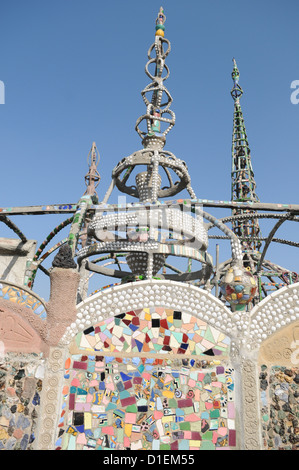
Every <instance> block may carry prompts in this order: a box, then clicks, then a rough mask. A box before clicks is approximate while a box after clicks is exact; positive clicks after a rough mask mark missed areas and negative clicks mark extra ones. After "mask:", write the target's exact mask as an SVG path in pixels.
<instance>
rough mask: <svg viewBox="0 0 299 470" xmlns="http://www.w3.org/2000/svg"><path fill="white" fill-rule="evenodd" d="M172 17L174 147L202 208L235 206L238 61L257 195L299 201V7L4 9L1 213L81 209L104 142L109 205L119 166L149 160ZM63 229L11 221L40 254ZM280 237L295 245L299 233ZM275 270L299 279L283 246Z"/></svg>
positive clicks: (292, 0) (62, 1)
mask: <svg viewBox="0 0 299 470" xmlns="http://www.w3.org/2000/svg"><path fill="white" fill-rule="evenodd" d="M161 5H162V6H163V7H164V11H165V14H166V17H167V20H166V23H165V27H166V31H165V37H166V38H168V39H169V40H170V42H171V46H172V50H171V53H170V55H169V56H168V58H167V65H168V66H169V68H170V77H169V79H168V80H167V82H166V83H165V84H166V86H167V88H168V89H169V91H170V93H171V94H172V96H173V99H174V102H173V104H172V107H171V109H173V111H174V112H175V113H176V125H175V127H174V128H173V130H172V131H171V132H170V134H169V135H168V137H167V143H166V147H165V148H166V149H167V150H169V151H171V152H173V153H174V154H175V155H176V156H177V157H178V158H181V159H183V160H185V161H186V162H187V165H188V168H189V172H190V174H191V178H192V186H193V188H194V190H195V192H196V195H197V197H198V198H207V199H215V200H218V199H225V200H229V199H230V188H231V186H230V170H231V135H232V117H233V100H232V98H231V96H230V90H231V88H232V79H231V71H232V58H233V57H235V58H236V60H237V63H238V67H239V70H240V85H241V86H242V88H243V90H244V95H243V97H242V100H241V104H242V109H243V112H244V116H245V124H246V128H247V133H248V138H249V143H250V146H251V151H252V163H253V168H254V172H255V178H256V182H257V193H258V196H259V198H260V200H261V201H262V202H281V203H298V202H299V201H298V170H299V163H298V157H299V151H298V149H299V145H298V144H299V104H298V105H294V104H292V103H291V101H290V96H291V92H292V90H291V88H290V86H291V82H292V81H293V80H299V68H298V50H297V49H298V15H299V4H298V2H297V0H286V1H284V2H282V1H279V0H264V1H257V0H251V1H250V2H248V1H244V0H239V1H234V0H227V1H225V2H224V1H223V0H214V1H209V2H207V1H201V0H185V1H184V2H180V1H178V0H165V1H164V2H160V0H159V1H156V0H153V1H151V2H146V1H142V0H141V1H140V0H139V1H137V0H127V1H124V0H110V1H109V2H104V1H102V0H87V1H85V2H83V1H82V0H81V1H78V0H51V1H49V0H48V1H46V0H45V1H42V2H41V1H38V0H35V1H33V0H27V1H26V2H24V1H21V0H18V1H17V0H2V2H1V5H0V80H1V81H3V82H4V84H5V104H4V105H0V123H1V126H0V133H1V138H0V155H1V170H2V171H1V202H0V205H1V206H2V207H7V206H26V205H37V204H54V203H75V202H77V201H78V200H79V198H80V197H81V195H82V194H83V192H84V191H85V184H84V175H85V174H86V172H87V169H88V167H87V160H86V159H87V155H88V152H89V150H90V147H91V144H92V142H93V141H95V142H96V144H97V147H98V149H99V152H100V157H101V160H100V165H99V167H98V169H99V172H100V174H101V183H100V186H99V188H98V194H99V197H100V199H101V198H102V197H103V195H104V194H105V192H106V190H107V187H108V186H109V183H110V181H111V171H112V169H113V168H114V166H115V165H116V164H117V162H118V161H119V160H120V159H122V158H123V157H125V156H128V155H129V154H130V153H132V152H134V151H136V150H139V149H140V148H142V146H141V142H140V138H139V136H138V134H137V133H136V132H135V130H134V126H135V122H136V120H137V118H138V117H139V116H140V115H142V114H144V112H145V106H144V104H143V101H142V98H141V95H140V91H141V90H142V89H143V88H144V87H145V86H146V85H147V84H148V83H149V78H148V77H147V76H146V75H145V73H144V66H145V63H146V61H147V51H148V48H149V46H150V45H151V44H152V42H153V41H154V33H155V19H156V16H157V13H158V11H159V8H160V6H161ZM115 194H116V196H117V195H118V193H117V192H116V193H115ZM210 212H211V213H214V214H215V215H217V216H218V217H221V216H224V215H226V214H227V213H228V212H227V211H226V212H222V213H221V211H219V210H217V211H215V210H214V211H212V210H211V211H210ZM64 218H66V217H57V216H47V217H46V216H40V217H28V216H26V217H17V218H13V220H14V221H15V222H16V223H17V224H18V225H19V227H20V228H21V229H22V230H24V232H25V234H26V235H27V236H28V237H30V238H37V240H38V243H41V242H42V241H43V240H44V238H46V236H47V235H48V233H49V232H50V231H51V230H52V228H53V227H55V226H56V225H57V224H58V223H59V222H60V221H61V220H63V219H64ZM274 223H275V222H274V221H272V222H271V223H270V227H272V226H273V224H274ZM1 230H2V231H1V234H0V236H14V235H13V233H12V232H7V231H6V229H5V226H4V224H3V226H1ZM277 236H279V237H281V238H282V237H286V238H288V239H290V240H296V241H298V224H295V223H294V224H290V223H287V224H285V226H282V228H281V229H280V231H279V232H278V233H277ZM58 239H59V237H58ZM58 239H57V241H58ZM211 250H212V251H211V254H212V255H213V256H214V252H213V250H214V248H212V249H211ZM267 257H268V258H269V257H271V259H272V260H273V261H275V262H277V263H278V264H281V265H283V266H285V267H288V268H291V269H294V270H296V269H297V271H298V270H299V266H298V265H299V263H298V261H299V257H298V250H297V249H295V248H292V249H291V250H290V249H288V248H287V247H285V246H277V245H275V246H274V245H273V248H271V249H270V251H269V255H268V256H267ZM40 276H42V277H43V274H42V273H41V274H40ZM101 282H102V283H103V284H105V283H106V282H105V279H102V281H101ZM36 289H38V287H37V288H36ZM40 293H41V295H43V294H44V291H43V288H42V287H41V292H40Z"/></svg>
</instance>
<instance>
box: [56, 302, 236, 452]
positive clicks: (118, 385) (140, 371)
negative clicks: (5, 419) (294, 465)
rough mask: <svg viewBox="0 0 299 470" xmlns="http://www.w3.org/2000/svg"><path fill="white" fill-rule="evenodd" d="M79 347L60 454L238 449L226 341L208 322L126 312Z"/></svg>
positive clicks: (70, 364) (68, 373)
mask: <svg viewBox="0 0 299 470" xmlns="http://www.w3.org/2000/svg"><path fill="white" fill-rule="evenodd" d="M179 314H180V315H179ZM184 345H185V347H184ZM197 345H199V349H197ZM74 348H75V349H76V353H75V354H72V355H70V356H69V358H68V359H67V360H66V364H65V384H64V388H63V398H62V412H61V416H60V420H59V426H58V427H59V430H58V439H57V442H56V446H55V447H56V449H63V450H79V449H83V450H84V449H91V450H92V449H105V450H106V449H116V450H117V449H119V450H120V449H127V450H210V449H218V450H220V449H234V448H236V446H237V443H236V425H235V405H234V371H233V369H231V368H230V367H229V364H228V362H226V361H227V358H225V356H222V358H220V354H221V353H226V354H228V353H229V341H228V338H227V337H225V336H224V335H222V334H221V333H219V332H218V331H216V330H214V329H213V328H210V327H209V326H208V325H207V324H205V323H204V322H202V321H200V320H198V319H196V318H195V317H193V316H191V315H186V314H184V313H182V312H176V311H173V310H166V309H165V310H164V309H152V311H150V310H149V309H143V310H138V311H135V312H127V313H124V314H122V315H118V316H116V317H114V318H109V319H106V320H105V321H102V322H101V323H98V324H97V325H94V326H93V327H92V328H88V329H87V330H85V332H83V333H81V334H78V335H77V338H76V340H75V344H73V346H72V350H74ZM163 348H164V349H163ZM198 351H199V352H198ZM112 352H113V354H112ZM170 352H171V353H172V354H177V355H176V356H174V355H173V356H171V357H169V353H170ZM205 352H207V354H208V355H214V357H212V358H209V357H207V356H205V355H204V353H205ZM124 353H129V354H128V356H126V357H124ZM134 353H138V354H137V355H136V356H134ZM145 353H149V354H145ZM151 353H157V354H158V353H164V354H166V355H167V357H165V358H164V357H163V356H161V354H158V356H157V355H156V356H155V357H154V356H153V355H152V354H151ZM200 353H201V355H200V356H199V354H200ZM195 354H196V355H197V356H196V357H195ZM187 356H189V357H187Z"/></svg>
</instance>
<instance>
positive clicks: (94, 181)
mask: <svg viewBox="0 0 299 470" xmlns="http://www.w3.org/2000/svg"><path fill="white" fill-rule="evenodd" d="M87 161H88V166H89V169H88V173H87V174H86V175H85V184H86V191H85V193H84V194H87V195H89V196H92V197H94V198H97V192H96V187H97V186H98V184H99V182H100V179H101V177H100V174H99V172H98V170H97V166H98V164H99V161H100V156H99V152H98V150H97V147H96V143H95V142H93V143H92V146H91V149H90V152H89V154H88V157H87Z"/></svg>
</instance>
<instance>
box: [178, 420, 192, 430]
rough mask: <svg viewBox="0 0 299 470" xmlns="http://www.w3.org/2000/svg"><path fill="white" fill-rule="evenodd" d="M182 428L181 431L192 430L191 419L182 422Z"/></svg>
mask: <svg viewBox="0 0 299 470" xmlns="http://www.w3.org/2000/svg"><path fill="white" fill-rule="evenodd" d="M180 430H181V431H190V422H189V421H183V422H182V423H180Z"/></svg>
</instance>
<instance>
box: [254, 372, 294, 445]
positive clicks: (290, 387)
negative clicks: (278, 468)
mask: <svg viewBox="0 0 299 470" xmlns="http://www.w3.org/2000/svg"><path fill="white" fill-rule="evenodd" d="M259 378H260V400H261V414H262V423H263V431H262V436H263V445H264V448H265V449H267V450H277V449H278V450H298V449H299V402H298V398H299V368H298V367H292V368H288V367H283V366H273V367H270V368H268V367H267V366H265V365H263V366H262V367H261V371H260V377H259Z"/></svg>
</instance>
